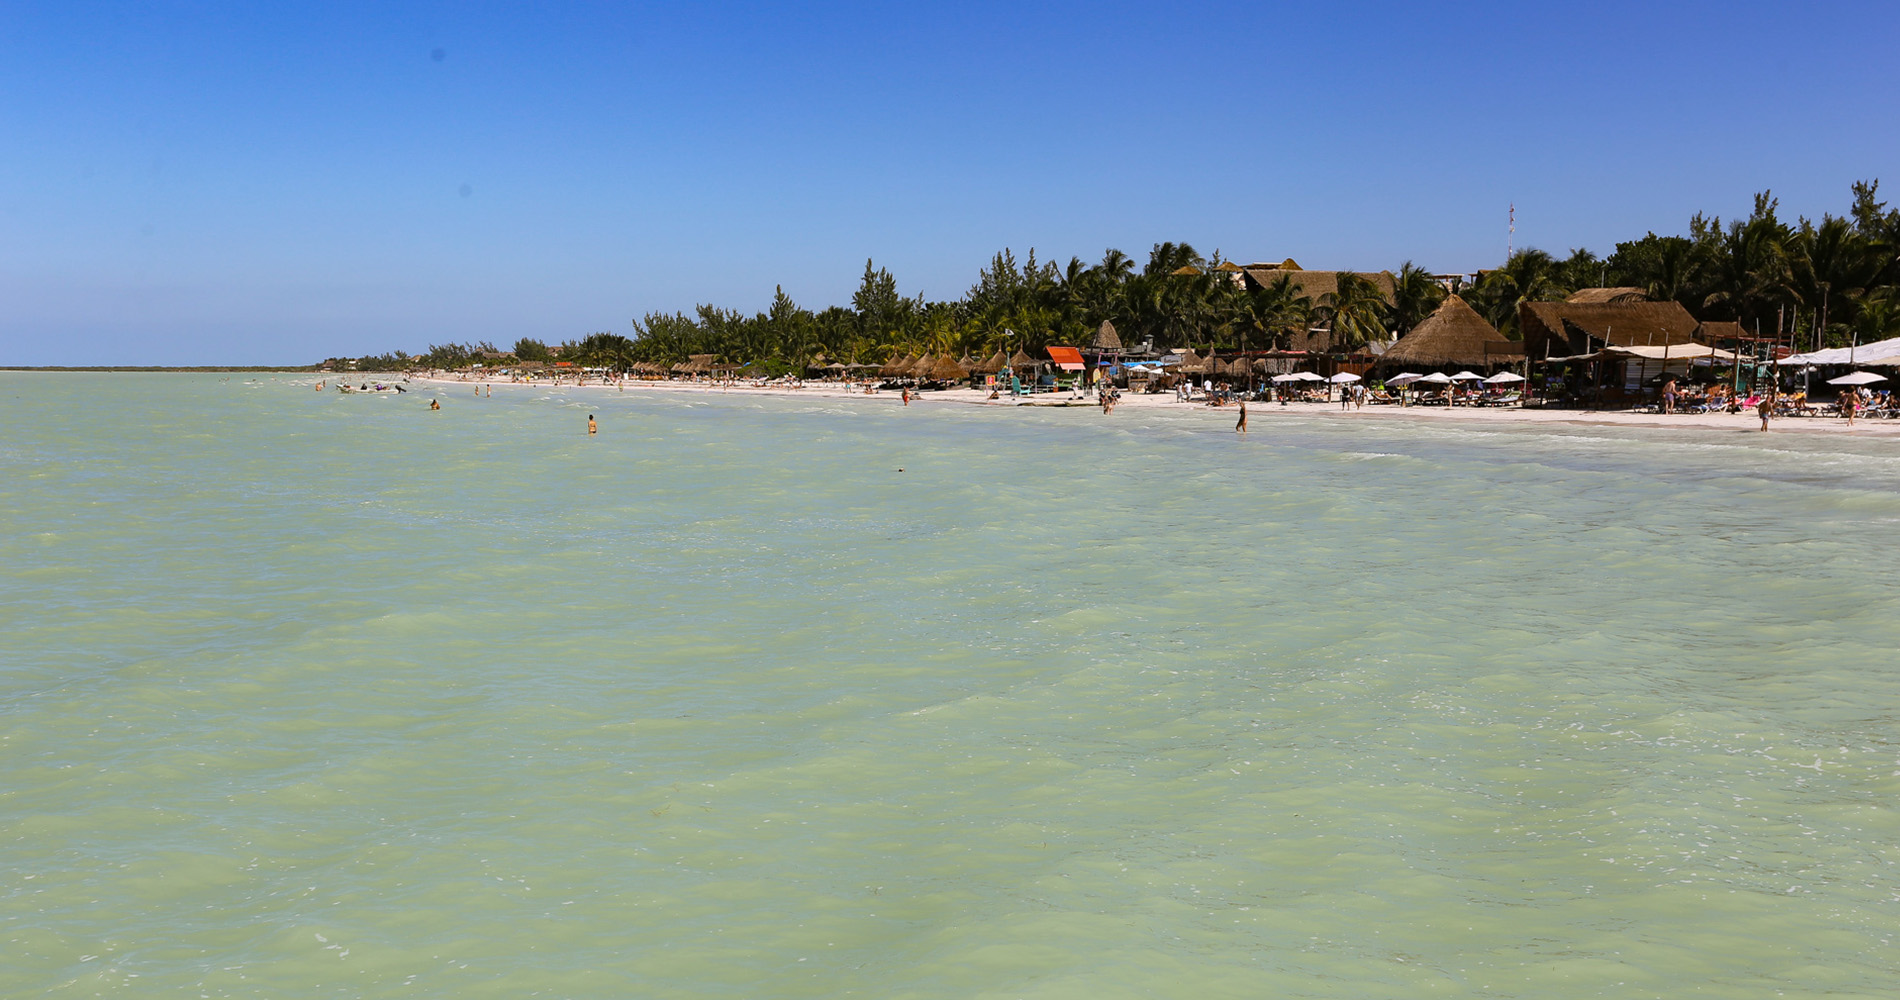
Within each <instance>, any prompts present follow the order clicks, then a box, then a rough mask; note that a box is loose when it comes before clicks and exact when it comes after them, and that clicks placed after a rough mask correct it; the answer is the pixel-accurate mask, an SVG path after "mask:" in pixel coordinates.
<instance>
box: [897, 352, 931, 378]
mask: <svg viewBox="0 0 1900 1000" xmlns="http://www.w3.org/2000/svg"><path fill="white" fill-rule="evenodd" d="M936 364H937V356H936V355H935V354H932V353H930V352H929V351H925V352H924V356H923V357H921V358H918V359H917V360H916V361H913V362H911V364H910V367H909V368H906V369H904V374H906V375H909V376H910V377H911V378H929V377H930V369H931V368H933V367H935V366H936Z"/></svg>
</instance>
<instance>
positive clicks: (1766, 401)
mask: <svg viewBox="0 0 1900 1000" xmlns="http://www.w3.org/2000/svg"><path fill="white" fill-rule="evenodd" d="M1755 410H1756V412H1758V413H1760V414H1761V429H1762V430H1763V431H1766V430H1767V429H1768V418H1769V417H1770V416H1773V415H1774V412H1775V390H1773V389H1770V390H1768V392H1767V393H1766V394H1765V395H1763V396H1762V397H1761V401H1760V402H1757V403H1756V404H1755Z"/></svg>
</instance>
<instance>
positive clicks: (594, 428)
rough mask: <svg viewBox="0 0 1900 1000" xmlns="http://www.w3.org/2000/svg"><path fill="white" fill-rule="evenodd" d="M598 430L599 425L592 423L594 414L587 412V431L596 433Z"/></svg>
mask: <svg viewBox="0 0 1900 1000" xmlns="http://www.w3.org/2000/svg"><path fill="white" fill-rule="evenodd" d="M599 430H600V427H599V426H598V425H597V424H595V423H594V415H593V414H591V413H589V414H588V415H587V433H589V434H594V433H597V432H598V431H599Z"/></svg>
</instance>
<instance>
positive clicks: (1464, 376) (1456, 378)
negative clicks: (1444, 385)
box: [1451, 371, 1484, 382]
mask: <svg viewBox="0 0 1900 1000" xmlns="http://www.w3.org/2000/svg"><path fill="white" fill-rule="evenodd" d="M1451 380H1452V381H1453V382H1482V381H1484V376H1483V375H1479V374H1478V373H1477V372H1471V371H1462V372H1459V373H1458V374H1456V375H1453V376H1452V377H1451Z"/></svg>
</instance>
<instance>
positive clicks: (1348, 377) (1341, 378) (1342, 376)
mask: <svg viewBox="0 0 1900 1000" xmlns="http://www.w3.org/2000/svg"><path fill="white" fill-rule="evenodd" d="M1326 381H1328V382H1331V383H1333V384H1334V385H1340V384H1343V383H1346V382H1357V381H1359V376H1357V375H1354V374H1353V373H1352V372H1340V373H1339V374H1337V375H1334V376H1333V377H1332V378H1329V379H1327V380H1326Z"/></svg>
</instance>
